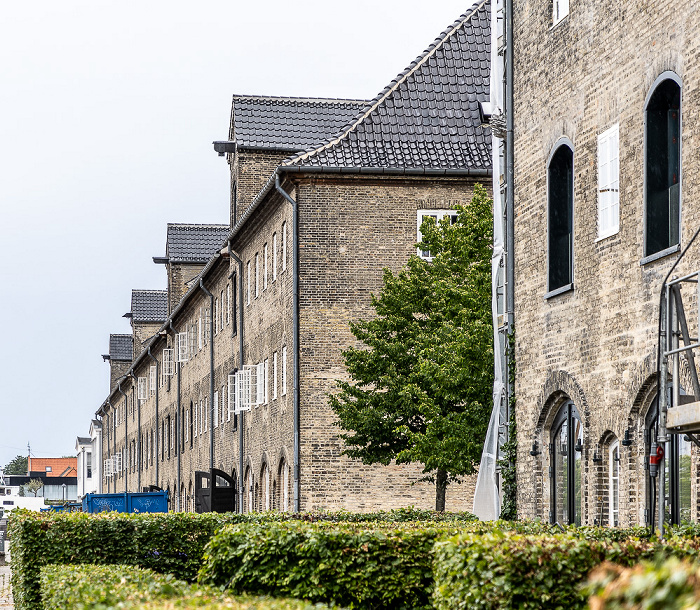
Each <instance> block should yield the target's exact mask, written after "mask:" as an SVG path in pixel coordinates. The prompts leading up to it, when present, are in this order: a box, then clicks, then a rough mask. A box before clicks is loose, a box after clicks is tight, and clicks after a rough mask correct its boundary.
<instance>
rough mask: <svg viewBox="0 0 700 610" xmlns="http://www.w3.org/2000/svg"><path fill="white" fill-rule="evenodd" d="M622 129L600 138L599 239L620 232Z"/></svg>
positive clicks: (611, 131)
mask: <svg viewBox="0 0 700 610" xmlns="http://www.w3.org/2000/svg"><path fill="white" fill-rule="evenodd" d="M619 142H620V127H619V125H613V126H612V127H611V128H610V129H608V130H607V131H605V132H603V133H601V134H600V135H599V136H598V239H603V238H604V237H610V236H611V235H615V233H617V232H618V231H619V230H620V145H619Z"/></svg>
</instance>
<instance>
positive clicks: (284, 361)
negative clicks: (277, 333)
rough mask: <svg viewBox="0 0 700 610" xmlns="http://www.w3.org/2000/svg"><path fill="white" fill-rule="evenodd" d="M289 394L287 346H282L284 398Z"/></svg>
mask: <svg viewBox="0 0 700 610" xmlns="http://www.w3.org/2000/svg"><path fill="white" fill-rule="evenodd" d="M286 394H287V346H286V345H283V346H282V396H284V395H286Z"/></svg>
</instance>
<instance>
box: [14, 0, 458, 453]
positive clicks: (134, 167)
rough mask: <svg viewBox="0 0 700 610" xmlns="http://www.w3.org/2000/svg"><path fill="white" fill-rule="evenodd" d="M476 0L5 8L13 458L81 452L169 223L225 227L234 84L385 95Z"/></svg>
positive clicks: (156, 279)
mask: <svg viewBox="0 0 700 610" xmlns="http://www.w3.org/2000/svg"><path fill="white" fill-rule="evenodd" d="M470 5H471V3H470V2H469V1H468V0H467V1H465V2H460V1H456V0H439V1H438V2H425V1H418V0H400V1H399V0H356V1H354V2H343V3H341V2H331V1H328V0H323V1H321V0H298V1H297V2H288V1H286V2H282V1H278V0H266V1H251V2H241V1H239V0H235V1H234V0H230V1H229V2H224V1H220V0H210V1H209V0H203V1H201V2H197V3H194V2H182V1H181V0H170V1H168V2H164V1H162V0H157V1H150V0H139V1H138V2H136V1H133V0H120V1H119V2H116V1H113V0H109V1H107V0H90V1H78V0H58V1H57V0H34V1H33V2H7V3H5V4H4V5H3V10H2V18H1V19H0V227H1V229H2V232H1V233H0V274H1V278H2V286H3V289H2V295H1V296H2V298H1V299H0V324H1V328H2V331H1V332H0V337H2V342H1V344H0V347H1V349H0V465H5V464H7V462H9V461H10V460H11V459H12V458H13V457H14V456H16V455H18V454H22V455H26V454H27V444H28V443H30V444H31V451H32V455H35V456H38V457H52V456H62V455H74V454H75V441H76V437H77V436H87V434H88V431H89V425H90V419H91V418H92V417H94V413H95V411H96V410H97V408H98V407H99V406H100V405H101V404H102V402H103V401H104V400H105V398H106V396H107V392H108V385H109V364H108V363H104V362H103V361H102V358H101V357H100V355H101V354H105V353H107V351H108V338H109V334H110V333H128V332H131V327H130V326H129V324H128V321H127V320H126V319H124V318H122V315H123V314H124V313H126V312H127V311H129V309H130V298H131V289H132V288H165V287H166V278H165V271H164V268H163V267H162V266H157V265H155V264H153V262H152V260H151V257H153V256H158V255H164V254H165V228H166V223H168V222H195V223H226V222H228V218H229V216H228V202H229V175H228V171H227V165H226V161H225V159H223V158H219V157H218V156H217V155H216V153H215V152H214V151H213V148H212V141H213V140H224V139H226V138H227V136H228V127H229V118H230V112H231V95H232V94H233V93H245V94H264V95H289V96H317V97H345V98H372V97H374V96H375V95H376V94H377V93H379V91H381V90H382V89H383V88H384V87H385V86H386V85H387V84H388V83H389V82H390V81H391V80H392V79H393V78H394V77H395V76H396V75H397V74H398V73H399V72H401V71H402V70H403V69H404V68H405V67H407V66H408V64H409V63H410V62H411V61H412V60H413V59H415V57H416V56H417V55H419V54H420V53H421V52H422V51H423V50H424V49H425V48H426V47H427V46H428V45H429V44H430V43H431V42H432V41H433V40H434V39H435V38H436V37H437V36H438V35H439V34H440V33H441V32H442V31H443V30H444V29H445V28H446V27H447V26H448V25H450V24H451V23H452V22H453V21H454V20H456V19H457V18H458V17H459V15H460V14H462V13H463V12H465V11H466V10H467V9H468V8H469V6H470Z"/></svg>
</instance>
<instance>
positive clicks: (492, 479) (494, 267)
mask: <svg viewBox="0 0 700 610" xmlns="http://www.w3.org/2000/svg"><path fill="white" fill-rule="evenodd" d="M499 15H500V16H501V17H502V16H503V0H494V1H492V3H491V83H490V102H491V113H492V116H496V115H501V116H502V115H503V58H502V56H501V55H499V54H498V46H499V39H500V40H502V36H503V20H502V19H501V18H499ZM501 144H502V142H501V139H500V138H497V137H496V136H495V135H493V130H492V135H491V152H492V155H491V156H492V163H493V255H492V257H491V291H492V292H491V294H492V302H491V310H492V314H493V342H494V344H493V348H494V349H493V355H494V381H493V410H492V412H491V419H490V421H489V428H488V432H487V433H486V441H485V442H484V450H483V452H482V454H481V464H480V465H479V475H478V477H477V480H476V490H475V493H474V509H473V512H474V514H475V515H476V516H477V517H479V519H481V520H482V521H487V520H492V519H498V516H499V515H500V512H501V499H500V496H499V489H498V476H497V473H496V460H497V459H498V445H499V428H500V426H501V424H503V423H505V413H506V402H505V400H506V398H505V384H504V381H505V378H504V373H505V371H504V364H505V363H504V362H503V360H502V358H503V353H502V346H503V341H504V340H505V337H501V336H500V334H499V332H498V328H499V325H500V323H499V291H500V299H501V303H502V302H503V299H504V296H505V295H504V293H503V277H504V265H503V263H504V261H503V256H504V247H503V201H502V196H501V176H502V175H503V174H504V172H503V166H504V164H503V159H502V157H501V152H502V146H501ZM500 313H502V311H501V312H500Z"/></svg>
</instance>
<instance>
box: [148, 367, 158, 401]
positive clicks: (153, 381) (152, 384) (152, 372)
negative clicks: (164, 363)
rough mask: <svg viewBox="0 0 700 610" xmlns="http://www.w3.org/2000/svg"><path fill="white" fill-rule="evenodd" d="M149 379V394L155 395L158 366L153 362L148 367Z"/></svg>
mask: <svg viewBox="0 0 700 610" xmlns="http://www.w3.org/2000/svg"><path fill="white" fill-rule="evenodd" d="M149 372H150V379H149V384H148V385H149V389H150V390H151V396H155V393H156V383H158V367H157V366H156V365H155V364H152V365H151V368H150V371H149Z"/></svg>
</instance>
